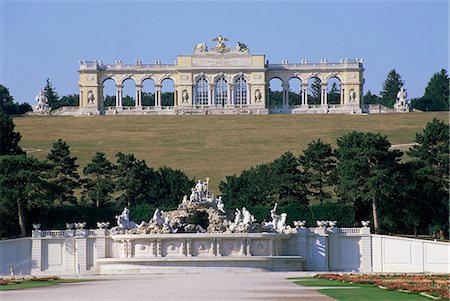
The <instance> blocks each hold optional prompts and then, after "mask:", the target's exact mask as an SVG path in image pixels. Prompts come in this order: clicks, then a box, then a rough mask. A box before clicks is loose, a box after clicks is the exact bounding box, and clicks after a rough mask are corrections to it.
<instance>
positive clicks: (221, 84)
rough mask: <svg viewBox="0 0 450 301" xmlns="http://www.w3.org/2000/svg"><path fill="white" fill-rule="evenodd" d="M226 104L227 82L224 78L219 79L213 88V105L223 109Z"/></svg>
mask: <svg viewBox="0 0 450 301" xmlns="http://www.w3.org/2000/svg"><path fill="white" fill-rule="evenodd" d="M227 104H228V82H227V80H226V79H225V78H224V77H219V78H218V79H217V80H216V82H215V87H214V105H216V106H219V107H223V106H226V105H227Z"/></svg>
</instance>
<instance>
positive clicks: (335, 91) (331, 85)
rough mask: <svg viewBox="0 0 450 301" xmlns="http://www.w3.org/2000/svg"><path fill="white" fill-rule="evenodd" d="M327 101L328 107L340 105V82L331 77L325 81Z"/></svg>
mask: <svg viewBox="0 0 450 301" xmlns="http://www.w3.org/2000/svg"><path fill="white" fill-rule="evenodd" d="M327 93H328V95H327V100H328V104H330V105H338V104H340V103H341V81H340V80H339V78H337V77H335V76H333V77H330V78H329V79H328V81H327Z"/></svg>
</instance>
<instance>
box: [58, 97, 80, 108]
mask: <svg viewBox="0 0 450 301" xmlns="http://www.w3.org/2000/svg"><path fill="white" fill-rule="evenodd" d="M59 103H60V105H61V106H62V107H63V106H79V105H80V96H79V95H78V94H69V95H65V96H63V97H61V99H60V100H59Z"/></svg>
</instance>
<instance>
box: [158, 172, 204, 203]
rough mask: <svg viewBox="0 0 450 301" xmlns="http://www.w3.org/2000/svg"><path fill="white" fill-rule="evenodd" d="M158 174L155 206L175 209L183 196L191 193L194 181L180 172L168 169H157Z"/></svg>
mask: <svg viewBox="0 0 450 301" xmlns="http://www.w3.org/2000/svg"><path fill="white" fill-rule="evenodd" d="M158 173H159V174H160V179H161V181H160V183H159V185H158V191H159V197H158V200H157V201H158V203H157V204H156V205H157V206H161V207H165V208H175V207H176V206H177V205H178V203H179V202H180V200H181V199H182V198H183V196H184V195H189V194H190V193H191V188H192V187H194V185H195V181H194V180H193V179H189V178H188V176H187V175H186V174H185V173H184V172H182V171H180V170H178V169H177V170H174V169H172V168H169V167H165V166H164V167H161V168H159V169H158Z"/></svg>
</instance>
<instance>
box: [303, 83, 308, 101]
mask: <svg viewBox="0 0 450 301" xmlns="http://www.w3.org/2000/svg"><path fill="white" fill-rule="evenodd" d="M302 91H303V97H302V104H303V105H304V106H307V105H308V84H306V85H302Z"/></svg>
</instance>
